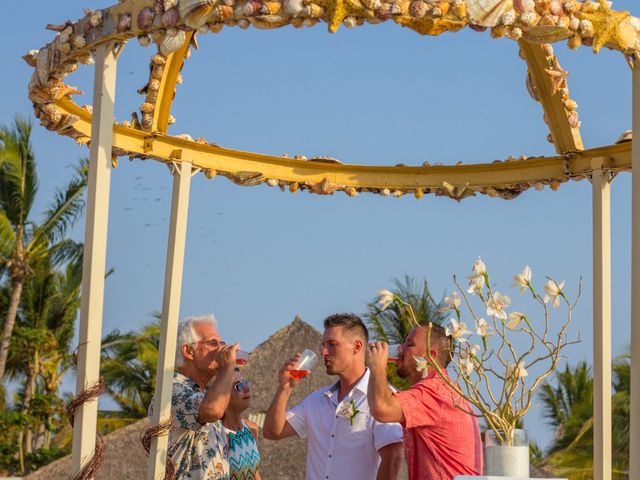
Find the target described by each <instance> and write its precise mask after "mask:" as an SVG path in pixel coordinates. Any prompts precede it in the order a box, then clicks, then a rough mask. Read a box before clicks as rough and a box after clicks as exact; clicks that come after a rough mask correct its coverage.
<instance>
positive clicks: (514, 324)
mask: <svg viewBox="0 0 640 480" xmlns="http://www.w3.org/2000/svg"><path fill="white" fill-rule="evenodd" d="M525 318H526V316H525V314H524V313H522V312H511V313H510V314H509V316H508V319H509V322H508V323H507V328H508V329H509V330H515V329H516V328H518V327H519V326H520V324H521V323H522V321H523V320H524V319H525Z"/></svg>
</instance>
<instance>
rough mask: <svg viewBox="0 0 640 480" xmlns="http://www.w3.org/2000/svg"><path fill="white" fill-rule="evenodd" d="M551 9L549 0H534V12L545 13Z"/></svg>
mask: <svg viewBox="0 0 640 480" xmlns="http://www.w3.org/2000/svg"><path fill="white" fill-rule="evenodd" d="M550 11H551V0H536V12H538V13H539V14H540V15H546V14H547V13H549V12H550Z"/></svg>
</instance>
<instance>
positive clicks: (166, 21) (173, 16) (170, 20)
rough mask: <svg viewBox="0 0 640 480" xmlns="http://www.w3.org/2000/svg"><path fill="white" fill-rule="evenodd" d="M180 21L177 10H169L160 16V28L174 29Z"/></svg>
mask: <svg viewBox="0 0 640 480" xmlns="http://www.w3.org/2000/svg"><path fill="white" fill-rule="evenodd" d="M179 21H180V12H178V9H177V8H170V9H169V10H167V11H166V12H164V13H163V14H162V26H164V27H167V28H170V27H175V26H176V25H177V24H178V22H179Z"/></svg>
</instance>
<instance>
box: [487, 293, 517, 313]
mask: <svg viewBox="0 0 640 480" xmlns="http://www.w3.org/2000/svg"><path fill="white" fill-rule="evenodd" d="M510 303H511V299H510V298H509V297H507V296H506V295H502V294H500V292H494V293H493V294H492V295H491V296H490V297H489V298H488V299H487V315H490V316H492V317H498V318H501V319H502V320H506V319H507V312H505V311H504V309H505V308H506V307H508V306H509V304H510Z"/></svg>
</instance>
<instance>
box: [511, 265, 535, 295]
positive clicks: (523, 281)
mask: <svg viewBox="0 0 640 480" xmlns="http://www.w3.org/2000/svg"><path fill="white" fill-rule="evenodd" d="M513 286H514V287H520V293H524V292H526V291H527V289H528V288H529V287H530V286H531V267H530V266H529V265H527V266H525V267H524V270H522V273H519V274H517V275H514V277H513Z"/></svg>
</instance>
